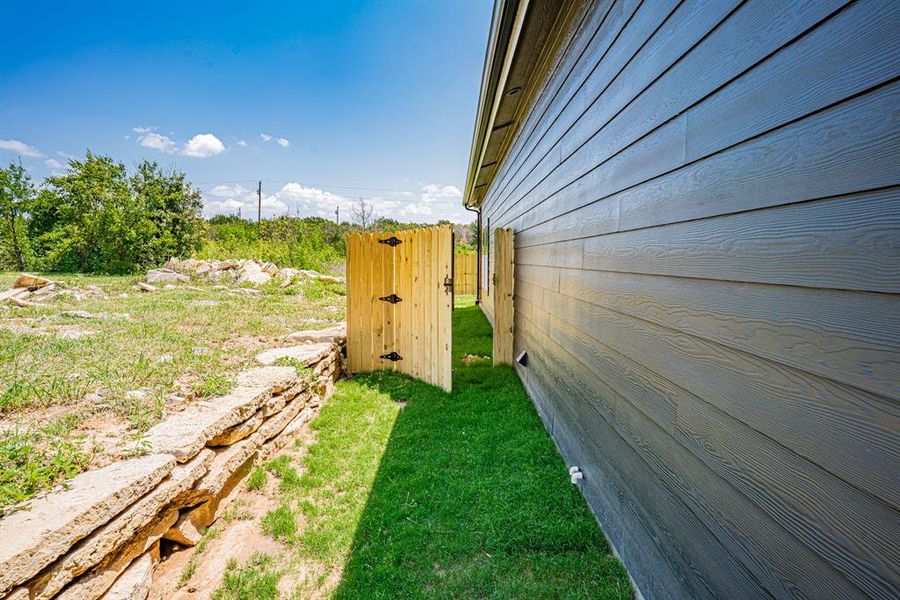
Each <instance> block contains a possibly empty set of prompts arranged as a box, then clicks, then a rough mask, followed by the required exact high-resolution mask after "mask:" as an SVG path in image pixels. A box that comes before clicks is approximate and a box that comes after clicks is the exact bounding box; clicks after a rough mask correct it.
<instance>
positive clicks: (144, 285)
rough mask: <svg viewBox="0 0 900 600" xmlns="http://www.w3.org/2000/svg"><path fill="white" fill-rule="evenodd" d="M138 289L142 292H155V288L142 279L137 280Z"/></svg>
mask: <svg viewBox="0 0 900 600" xmlns="http://www.w3.org/2000/svg"><path fill="white" fill-rule="evenodd" d="M137 286H138V289H139V290H140V291H142V292H155V291H157V288H155V287H153V286H152V285H150V284H149V283H144V282H143V281H138V282H137Z"/></svg>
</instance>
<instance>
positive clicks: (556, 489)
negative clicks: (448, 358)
mask: <svg viewBox="0 0 900 600" xmlns="http://www.w3.org/2000/svg"><path fill="white" fill-rule="evenodd" d="M453 340H454V348H453V371H454V372H453V388H454V391H453V392H452V393H449V394H448V393H445V392H444V391H442V390H440V389H438V388H435V387H432V386H430V385H427V384H424V383H421V382H419V381H416V380H413V379H411V378H409V377H406V376H404V375H400V374H396V373H372V374H367V375H359V376H356V377H354V380H359V381H360V382H361V383H364V384H366V385H371V386H372V387H375V388H376V389H378V390H379V391H380V392H382V393H384V394H387V395H388V396H389V397H390V398H392V399H393V400H395V401H397V402H401V403H404V408H403V409H402V410H401V411H400V412H399V414H398V416H397V418H396V420H395V422H394V426H393V429H392V432H391V435H390V439H389V441H388V444H387V447H386V449H385V451H384V454H383V456H382V458H381V462H380V464H379V467H378V471H377V475H376V477H375V481H374V484H373V487H372V490H371V492H370V495H369V497H368V499H367V502H366V506H365V509H364V511H363V514H362V517H361V519H360V521H359V524H358V527H357V529H356V532H355V535H354V540H353V544H352V547H351V551H350V556H349V558H348V560H347V562H346V563H345V568H344V572H343V576H342V579H341V582H340V584H339V587H338V589H337V591H336V597H337V598H416V597H441V598H485V597H503V598H509V597H553V598H555V597H585V598H587V597H616V598H623V597H630V595H631V592H630V588H629V587H628V583H627V578H626V576H625V575H624V571H623V570H622V567H621V565H620V564H619V563H618V561H617V560H616V559H615V558H614V557H612V555H611V554H610V551H609V548H608V546H607V544H606V541H605V539H604V538H603V535H602V533H601V531H600V530H599V528H598V527H597V524H596V522H595V521H594V518H593V516H592V515H591V514H590V512H589V511H588V509H587V506H586V504H585V502H584V499H583V498H582V497H581V495H580V494H579V493H578V491H577V490H576V488H574V487H573V486H572V485H570V484H569V482H568V475H567V471H566V467H565V464H564V462H563V460H562V458H561V457H560V456H559V455H558V453H557V452H556V448H555V446H554V445H553V442H552V441H551V439H550V438H549V436H548V435H547V433H546V432H545V430H544V428H543V425H542V423H541V421H540V419H539V417H538V415H537V413H536V412H535V410H534V408H533V406H532V405H531V401H530V400H529V399H528V397H527V396H526V394H525V391H524V389H523V388H522V386H521V384H520V382H519V380H518V377H517V376H516V374H515V372H514V371H513V369H512V368H510V367H498V368H495V367H492V366H491V364H490V360H486V361H476V362H470V363H468V364H464V363H463V361H462V360H461V359H462V357H463V356H464V355H467V354H473V355H480V356H490V353H491V328H490V326H489V324H488V323H487V321H486V320H485V318H484V316H483V315H482V314H481V312H480V310H479V309H478V307H476V306H470V307H464V308H457V309H456V310H455V311H454V314H453Z"/></svg>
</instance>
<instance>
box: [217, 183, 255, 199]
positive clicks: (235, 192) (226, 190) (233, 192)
mask: <svg viewBox="0 0 900 600" xmlns="http://www.w3.org/2000/svg"><path fill="white" fill-rule="evenodd" d="M249 191H250V190H248V189H246V188H245V187H243V186H242V185H240V184H238V185H234V186H231V185H217V186H216V187H214V188H213V189H211V190H209V192H208V193H209V194H211V195H213V196H217V197H219V198H228V197H231V196H240V195H243V194H246V193H248V192H249Z"/></svg>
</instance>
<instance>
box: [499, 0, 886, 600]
mask: <svg viewBox="0 0 900 600" xmlns="http://www.w3.org/2000/svg"><path fill="white" fill-rule="evenodd" d="M898 25H900V3H898V2H893V1H891V0H858V1H856V2H847V1H845V0H810V1H793V2H785V1H784V0H749V1H747V2H739V1H737V0H711V1H705V2H704V1H689V2H677V1H675V0H654V1H652V2H648V1H643V2H640V1H638V0H617V1H614V2H612V1H608V0H598V1H596V2H594V3H593V4H591V5H590V6H589V7H588V8H587V9H586V11H585V13H584V15H583V18H580V19H579V20H577V21H576V25H575V29H574V30H573V35H572V36H571V37H570V39H569V40H568V42H567V43H566V44H565V45H564V48H563V50H562V52H561V53H560V56H559V57H558V59H557V62H556V64H555V65H554V66H553V67H552V68H551V72H550V74H549V75H548V76H547V78H546V81H545V83H544V85H543V90H542V91H541V93H540V94H538V95H537V96H536V98H535V101H534V105H533V106H532V109H531V112H530V113H528V115H527V118H526V120H525V122H524V123H523V124H522V125H521V128H520V131H519V133H518V135H517V137H516V139H515V141H514V142H513V144H512V145H511V147H510V149H509V151H508V153H507V155H506V158H505V159H504V160H503V161H502V162H501V163H500V165H499V167H498V171H497V173H496V175H495V177H494V179H493V182H492V184H491V188H490V191H489V192H488V194H487V196H486V200H485V203H484V204H483V207H482V209H483V212H482V216H483V223H485V225H486V224H487V222H488V219H490V227H491V229H492V230H493V229H494V228H496V227H512V228H513V229H514V231H515V234H516V267H515V271H516V296H515V315H516V330H515V337H516V352H517V353H518V352H519V351H520V350H522V349H527V350H528V354H529V363H528V366H527V367H524V368H523V367H518V366H517V368H518V370H519V374H520V376H521V378H522V380H523V381H524V383H525V385H526V387H527V389H528V390H529V393H530V394H531V396H532V398H533V399H534V402H535V405H536V406H537V409H538V411H539V412H540V414H541V416H542V418H543V419H544V422H545V424H546V426H547V428H548V429H549V431H550V432H551V433H552V435H553V437H554V439H555V440H556V442H557V444H558V445H559V448H560V451H561V452H562V454H563V455H564V456H565V457H566V459H567V461H568V463H569V464H577V465H579V466H580V467H581V468H582V470H583V472H584V473H585V479H584V481H583V492H584V495H585V496H586V498H587V500H588V502H589V503H590V505H591V506H592V508H593V510H594V511H595V512H596V514H597V516H598V519H599V520H600V522H601V523H602V525H603V527H604V530H605V531H606V533H607V534H608V535H609V537H610V538H611V540H612V542H613V544H614V545H615V547H616V549H617V550H618V552H619V553H620V554H621V556H622V558H623V560H624V562H625V564H626V566H627V567H628V568H629V571H630V572H631V574H632V576H633V577H634V578H635V580H636V582H637V584H638V586H639V588H640V589H641V591H642V592H643V593H644V594H645V595H646V596H647V597H653V598H656V597H660V598H668V597H671V598H682V597H685V596H688V595H689V596H691V597H698V598H703V597H719V598H755V597H768V596H770V595H771V596H775V597H779V598H782V597H789V596H805V597H813V598H832V597H842V598H850V597H860V596H872V597H891V596H893V597H897V595H898V583H900V575H898V565H900V544H897V540H898V539H900V516H898V507H900V468H898V464H900V419H898V417H900V407H898V400H900V393H898V382H900V366H898V348H900V302H898V292H900V228H898V225H900V188H898V184H900V81H898V75H900V44H898V43H897V38H896V33H897V31H898ZM490 304H491V299H490V297H489V296H485V297H484V303H483V305H482V306H484V307H485V309H486V313H487V314H488V316H489V317H490V316H491V315H490Z"/></svg>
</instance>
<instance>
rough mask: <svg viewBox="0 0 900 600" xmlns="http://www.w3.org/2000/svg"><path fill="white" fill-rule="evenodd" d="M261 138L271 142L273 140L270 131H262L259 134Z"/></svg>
mask: <svg viewBox="0 0 900 600" xmlns="http://www.w3.org/2000/svg"><path fill="white" fill-rule="evenodd" d="M259 139H261V140H262V141H264V142H270V141H272V136H271V135H269V134H268V133H261V134H259Z"/></svg>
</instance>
